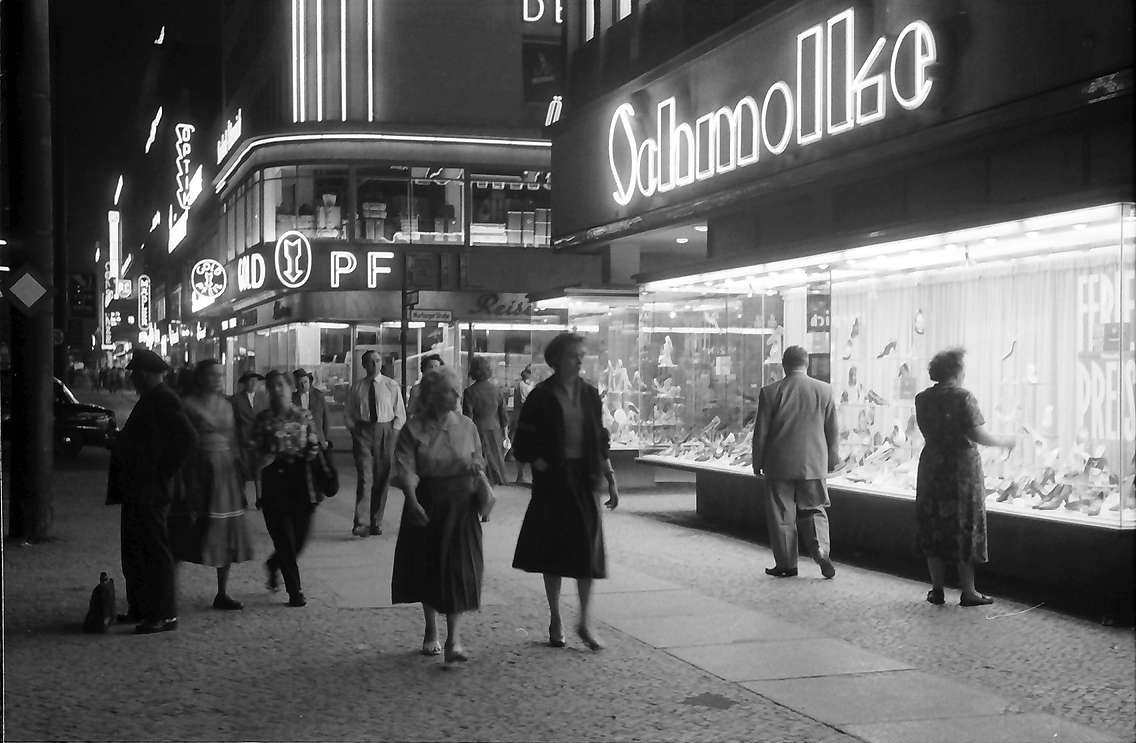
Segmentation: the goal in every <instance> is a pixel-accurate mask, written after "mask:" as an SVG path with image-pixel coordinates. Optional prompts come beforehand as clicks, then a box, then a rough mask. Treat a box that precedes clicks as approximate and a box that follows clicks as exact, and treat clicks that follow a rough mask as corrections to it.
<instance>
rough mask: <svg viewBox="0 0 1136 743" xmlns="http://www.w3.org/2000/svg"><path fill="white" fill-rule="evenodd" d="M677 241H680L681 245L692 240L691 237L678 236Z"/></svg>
mask: <svg viewBox="0 0 1136 743" xmlns="http://www.w3.org/2000/svg"><path fill="white" fill-rule="evenodd" d="M675 242H676V243H678V244H679V245H686V244H687V243H688V242H690V238H689V237H676V238H675Z"/></svg>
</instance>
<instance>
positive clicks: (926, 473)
mask: <svg viewBox="0 0 1136 743" xmlns="http://www.w3.org/2000/svg"><path fill="white" fill-rule="evenodd" d="M983 479H984V478H983V475H982V459H981V457H980V456H979V454H978V452H977V451H976V450H974V449H963V450H959V451H943V450H940V449H937V448H935V447H931V446H924V447H923V452H922V453H921V454H920V456H919V473H918V476H917V481H916V486H915V525H916V536H915V541H916V546H917V547H918V549H919V551H920V552H922V553H923V554H924V555H926V556H927V557H938V558H940V559H943V560H951V561H953V560H969V561H971V562H976V563H984V562H987V561H988V559H989V554H988V552H987V548H986V492H985V489H984V487H983Z"/></svg>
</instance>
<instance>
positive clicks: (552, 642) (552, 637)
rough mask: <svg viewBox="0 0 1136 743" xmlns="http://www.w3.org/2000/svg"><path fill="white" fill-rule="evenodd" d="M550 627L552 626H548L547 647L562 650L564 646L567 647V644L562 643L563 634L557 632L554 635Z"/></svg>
mask: <svg viewBox="0 0 1136 743" xmlns="http://www.w3.org/2000/svg"><path fill="white" fill-rule="evenodd" d="M552 626H553V625H551V624H550V625H548V647H550V648H562V647H564V646H565V645H567V644H568V643H566V642H565V641H564V632H563V631H561V632H558V633H554V632H553V631H552Z"/></svg>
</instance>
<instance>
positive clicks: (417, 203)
mask: <svg viewBox="0 0 1136 743" xmlns="http://www.w3.org/2000/svg"><path fill="white" fill-rule="evenodd" d="M410 170H411V181H410V195H411V204H412V208H411V210H410V215H409V216H410V221H409V223H406V222H405V220H403V224H401V225H400V231H401V232H403V233H407V232H409V233H410V241H411V242H413V243H422V244H461V243H463V242H464V241H465V214H464V211H463V209H462V206H463V204H464V202H465V171H464V170H462V169H461V168H423V167H415V168H411V169H410Z"/></svg>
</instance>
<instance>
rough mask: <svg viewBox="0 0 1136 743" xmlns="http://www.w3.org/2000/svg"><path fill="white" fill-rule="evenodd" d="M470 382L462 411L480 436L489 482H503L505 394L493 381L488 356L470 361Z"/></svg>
mask: <svg viewBox="0 0 1136 743" xmlns="http://www.w3.org/2000/svg"><path fill="white" fill-rule="evenodd" d="M469 376H470V378H471V379H473V384H471V385H470V386H469V387H466V388H465V393H463V394H462V414H463V415H466V416H468V417H469V418H470V419H472V420H473V423H474V425H476V426H477V433H478V434H480V436H481V449H482V451H483V452H485V475H486V477H488V478H489V482H490V483H492V484H494V485H501V484H503V483H504V482H505V447H504V445H503V441H504V438H505V432H506V431H507V430H508V428H509V414H508V412H507V411H506V410H505V396H504V395H503V394H501V390H500V389H498V388H497V385H496V384H494V383H493V380H492V379H491V377H492V376H493V369H492V368H491V367H490V366H489V359H487V358H485V357H484V356H474V357H473V360H472V361H471V362H470V364H469Z"/></svg>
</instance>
